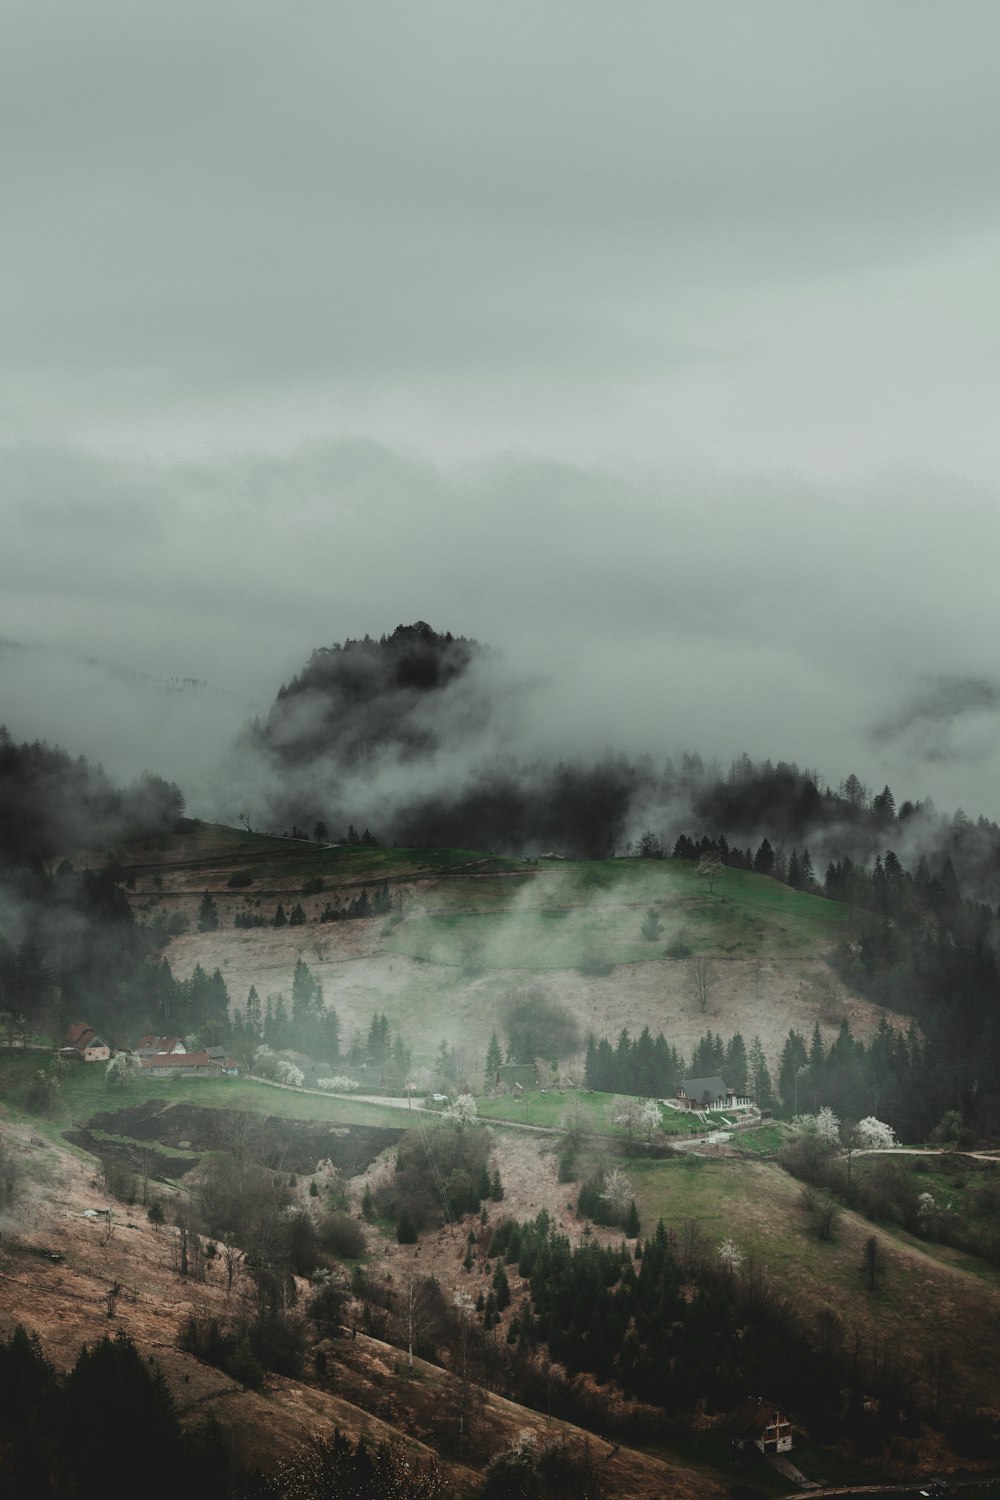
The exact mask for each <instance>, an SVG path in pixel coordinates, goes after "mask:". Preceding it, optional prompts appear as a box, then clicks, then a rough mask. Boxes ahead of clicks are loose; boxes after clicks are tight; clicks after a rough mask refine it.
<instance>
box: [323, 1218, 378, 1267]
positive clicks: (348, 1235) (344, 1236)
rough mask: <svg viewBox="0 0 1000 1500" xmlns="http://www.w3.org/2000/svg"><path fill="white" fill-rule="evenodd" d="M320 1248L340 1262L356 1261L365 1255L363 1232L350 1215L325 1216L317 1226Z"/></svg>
mask: <svg viewBox="0 0 1000 1500" xmlns="http://www.w3.org/2000/svg"><path fill="white" fill-rule="evenodd" d="M317 1237H318V1239H319V1243H320V1246H321V1247H322V1248H323V1249H324V1250H327V1251H329V1253H330V1254H331V1255H336V1256H337V1257H338V1259H340V1260H357V1258H358V1257H359V1256H360V1255H364V1253H365V1244H366V1241H365V1232H364V1230H363V1229H362V1227H361V1225H360V1224H359V1223H358V1221H357V1219H353V1218H352V1217H351V1215H350V1214H345V1213H339V1212H337V1211H336V1210H334V1212H333V1213H329V1214H325V1215H324V1216H323V1218H322V1219H321V1220H320V1221H319V1224H318V1226H317Z"/></svg>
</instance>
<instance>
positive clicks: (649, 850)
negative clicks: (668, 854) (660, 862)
mask: <svg viewBox="0 0 1000 1500" xmlns="http://www.w3.org/2000/svg"><path fill="white" fill-rule="evenodd" d="M637 853H638V855H639V858H640V859H662V858H663V845H662V844H661V843H660V840H659V839H658V838H657V837H656V834H655V833H653V831H652V829H650V828H647V829H646V831H645V833H644V834H643V835H642V837H641V838H640V840H639V843H638V846H637Z"/></svg>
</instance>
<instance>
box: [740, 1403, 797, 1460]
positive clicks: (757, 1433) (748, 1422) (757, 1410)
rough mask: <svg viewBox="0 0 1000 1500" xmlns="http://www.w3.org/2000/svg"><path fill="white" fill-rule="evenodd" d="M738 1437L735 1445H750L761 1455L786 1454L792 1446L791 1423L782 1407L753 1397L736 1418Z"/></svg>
mask: <svg viewBox="0 0 1000 1500" xmlns="http://www.w3.org/2000/svg"><path fill="white" fill-rule="evenodd" d="M737 1421H738V1424H739V1427H738V1431H739V1436H738V1437H737V1438H736V1444H737V1446H739V1447H743V1446H744V1445H745V1444H747V1443H752V1444H753V1445H754V1447H755V1448H759V1449H760V1451H761V1453H787V1452H788V1450H789V1448H791V1446H792V1423H791V1420H790V1418H789V1416H788V1413H787V1412H786V1411H785V1409H784V1407H783V1406H779V1405H778V1403H777V1402H776V1401H765V1400H764V1398H763V1397H762V1396H755V1397H754V1398H752V1399H751V1400H750V1401H747V1402H746V1404H745V1405H744V1406H743V1407H742V1408H741V1410H740V1412H739V1413H738V1416H737Z"/></svg>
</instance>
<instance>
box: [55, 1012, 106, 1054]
mask: <svg viewBox="0 0 1000 1500" xmlns="http://www.w3.org/2000/svg"><path fill="white" fill-rule="evenodd" d="M59 1053H60V1056H62V1057H75V1058H79V1059H80V1061H81V1062H107V1060H108V1058H109V1057H110V1056H111V1048H110V1047H109V1046H108V1044H107V1042H105V1041H104V1040H103V1039H102V1038H101V1037H99V1036H98V1035H97V1032H96V1031H95V1030H94V1028H93V1026H88V1025H87V1024H86V1022H85V1021H74V1022H73V1024H72V1026H70V1027H69V1029H68V1030H67V1032H66V1035H65V1037H64V1038H63V1044H62V1046H61V1047H60V1048H59Z"/></svg>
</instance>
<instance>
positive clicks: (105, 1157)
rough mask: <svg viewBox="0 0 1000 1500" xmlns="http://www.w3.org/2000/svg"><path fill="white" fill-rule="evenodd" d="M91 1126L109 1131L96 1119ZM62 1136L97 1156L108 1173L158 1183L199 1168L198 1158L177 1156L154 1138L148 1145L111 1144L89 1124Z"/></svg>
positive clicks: (67, 1131)
mask: <svg viewBox="0 0 1000 1500" xmlns="http://www.w3.org/2000/svg"><path fill="white" fill-rule="evenodd" d="M102 1118H103V1119H110V1118H111V1116H108V1115H105V1116H103V1117H102ZM91 1123H92V1124H95V1128H97V1129H100V1130H107V1128H108V1127H107V1126H106V1125H103V1124H102V1125H96V1117H95V1121H92V1122H91ZM62 1134H63V1140H66V1141H69V1142H70V1143H71V1145H74V1146H81V1147H82V1148H83V1150H84V1151H89V1152H90V1154H91V1156H96V1157H97V1159H98V1161H99V1162H100V1163H101V1165H102V1166H103V1167H104V1169H105V1172H107V1173H112V1174H121V1173H125V1174H126V1175H128V1176H135V1177H150V1178H152V1179H153V1180H154V1181H155V1182H174V1181H176V1180H177V1178H179V1177H183V1176H184V1173H185V1172H190V1170H191V1168H192V1167H196V1166H197V1165H198V1158H197V1156H191V1155H188V1156H177V1155H176V1154H174V1153H173V1152H171V1151H164V1150H163V1149H162V1148H161V1147H160V1146H159V1145H158V1143H156V1142H155V1141H154V1140H153V1139H152V1138H150V1144H149V1146H142V1145H139V1144H137V1143H135V1142H132V1141H109V1140H105V1139H104V1138H103V1137H102V1136H97V1135H95V1134H94V1132H93V1131H92V1130H90V1129H88V1127H87V1126H86V1125H77V1126H75V1127H74V1128H73V1129H72V1130H64V1131H63V1133H62Z"/></svg>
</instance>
